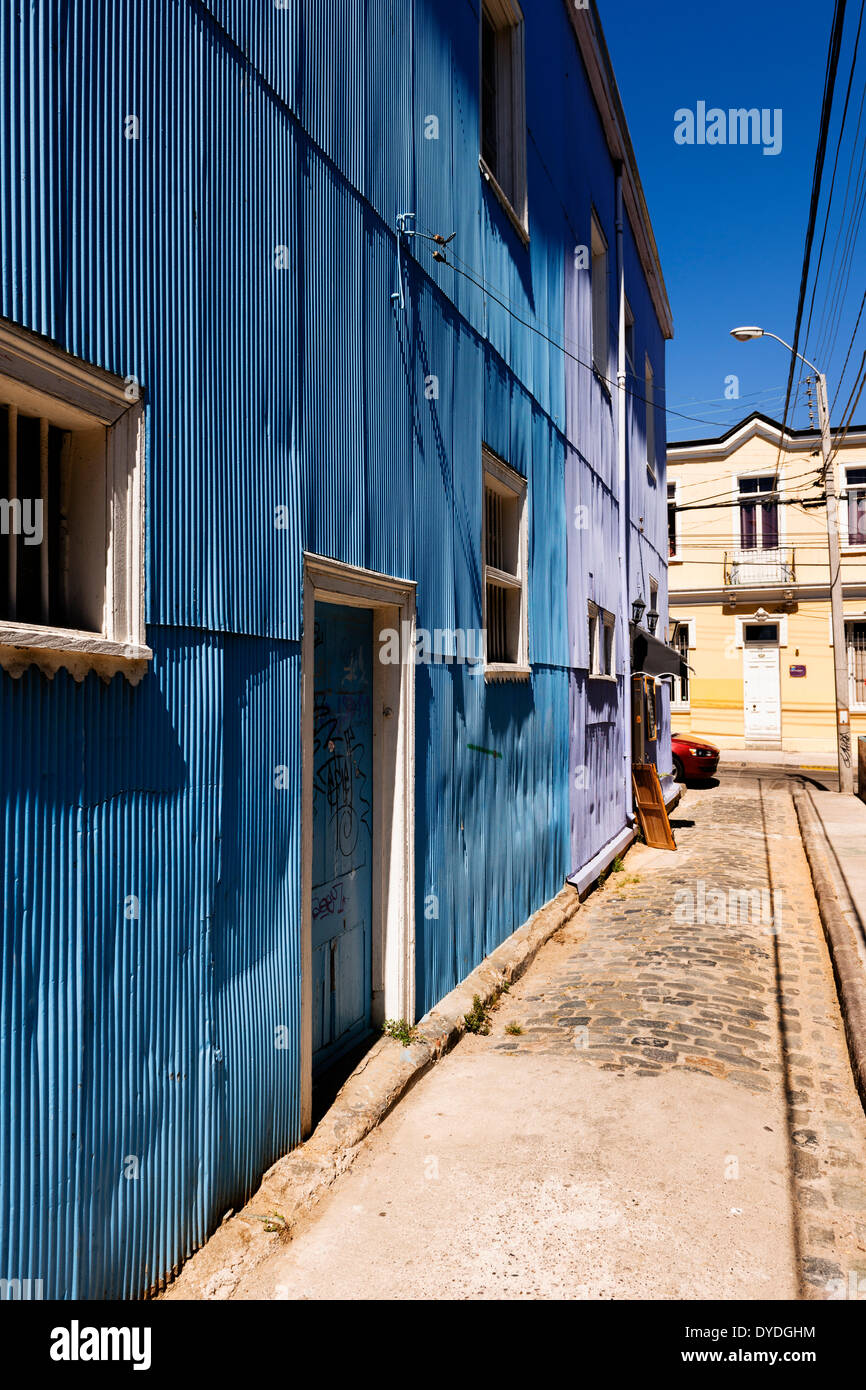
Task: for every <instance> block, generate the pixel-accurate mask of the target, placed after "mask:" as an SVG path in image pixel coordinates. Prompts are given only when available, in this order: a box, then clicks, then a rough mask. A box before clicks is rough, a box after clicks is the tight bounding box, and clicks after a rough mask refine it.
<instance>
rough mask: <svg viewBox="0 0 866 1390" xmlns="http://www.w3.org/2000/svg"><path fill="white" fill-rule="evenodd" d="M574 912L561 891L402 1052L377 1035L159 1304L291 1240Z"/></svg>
mask: <svg viewBox="0 0 866 1390" xmlns="http://www.w3.org/2000/svg"><path fill="white" fill-rule="evenodd" d="M579 907H580V897H579V895H578V892H577V889H576V888H572V887H571V885H566V886H565V887H564V888H563V889H562V890H561V892H559V893H558V894H557V896H556V897H555V898H552V899H551V900H550V902H548V903H545V905H544V907H542V908H540V909H539V910H538V912H536V913H534V914H533V916H532V917H530V918H529V920H528V921H527V922H525V923H524V924H523V926H522V927H519V928H518V930H517V931H516V932H514V933H513V935H512V936H510V937H508V939H507V940H506V941H505V942H503V944H502V945H501V946H499V947H497V949H496V950H495V951H493V952H492V953H491V955H489V956H487V957H486V958H485V959H484V960H483V961H482V962H481V964H480V965H479V966H477V967H476V968H475V970H473V971H472V973H471V974H469V975H467V977H466V979H465V980H463V981H462V982H461V983H460V984H459V985H458V986H457V988H456V989H453V990H452V991H451V993H450V994H446V995H445V997H444V998H443V999H441V1000H440V1001H439V1003H438V1004H437V1006H436V1008H435V1009H433V1010H431V1012H430V1013H429V1014H426V1015H425V1016H424V1018H422V1019H421V1021H420V1023H418V1024H417V1026H416V1028H415V1030H414V1032H415V1040H414V1041H413V1042H412V1044H411V1045H410V1046H409V1047H401V1046H400V1044H399V1043H398V1042H395V1041H394V1040H393V1039H391V1038H384V1037H383V1038H382V1039H380V1041H379V1042H377V1043H375V1044H374V1045H373V1047H372V1048H371V1049H370V1051H369V1052H368V1053H367V1054H366V1056H365V1057H364V1058H363V1060H362V1061H361V1063H360V1064H359V1065H358V1066H357V1067H356V1068H355V1070H354V1072H353V1073H352V1075H351V1076H350V1077H349V1079H348V1081H346V1083H345V1085H344V1086H343V1088H342V1090H341V1091H340V1092H339V1094H338V1095H337V1097H336V1099H335V1101H334V1103H333V1105H332V1106H331V1108H330V1110H329V1111H328V1112H327V1114H326V1115H325V1116H324V1117H323V1118H322V1120H321V1121H320V1123H319V1125H318V1126H317V1127H316V1129H315V1130H314V1132H313V1133H312V1134H311V1136H310V1138H309V1139H308V1140H307V1141H306V1143H303V1144H300V1145H298V1147H297V1148H295V1149H292V1150H291V1152H290V1153H288V1154H286V1155H285V1157H284V1158H281V1159H279V1160H278V1161H277V1162H276V1163H275V1164H274V1166H273V1167H272V1168H270V1169H269V1170H268V1172H267V1173H266V1174H265V1176H264V1178H263V1179H262V1183H261V1186H260V1187H259V1189H258V1191H257V1192H256V1194H255V1196H254V1197H252V1198H251V1199H250V1201H249V1202H248V1203H247V1204H246V1206H245V1207H244V1208H243V1210H242V1211H240V1212H239V1213H238V1214H237V1215H236V1216H231V1217H229V1218H228V1219H227V1220H225V1221H224V1222H223V1224H222V1225H221V1226H220V1227H219V1229H218V1230H217V1231H216V1232H215V1233H214V1234H213V1235H212V1236H211V1238H210V1239H209V1240H208V1241H207V1242H206V1243H205V1244H204V1245H203V1246H202V1247H201V1249H200V1250H198V1251H197V1252H196V1253H195V1254H194V1255H193V1256H192V1257H191V1258H190V1259H189V1260H188V1261H187V1262H186V1264H185V1265H184V1266H183V1268H182V1270H181V1271H180V1273H179V1274H178V1276H177V1278H176V1279H175V1280H174V1282H173V1283H172V1284H171V1285H170V1286H169V1287H168V1288H167V1290H166V1291H165V1293H164V1295H163V1297H164V1298H165V1299H167V1300H172V1299H227V1298H230V1297H231V1296H232V1294H233V1293H234V1291H235V1289H236V1288H237V1286H238V1285H239V1284H240V1282H241V1280H242V1279H244V1278H245V1277H246V1276H247V1275H248V1274H249V1273H250V1272H251V1271H252V1270H253V1269H254V1268H255V1267H256V1266H257V1265H259V1264H260V1263H261V1262H262V1261H263V1260H265V1259H267V1258H268V1257H269V1256H270V1255H272V1254H273V1252H274V1250H275V1249H276V1248H277V1247H278V1246H279V1244H280V1242H282V1241H286V1240H289V1239H291V1236H292V1232H293V1231H294V1229H295V1227H296V1226H297V1224H298V1222H299V1221H300V1220H301V1219H302V1218H303V1217H305V1216H306V1215H307V1214H308V1213H309V1212H310V1211H311V1210H312V1208H313V1207H314V1206H315V1205H316V1203H317V1202H318V1201H319V1199H320V1198H321V1197H322V1196H323V1195H324V1194H325V1192H327V1190H328V1188H329V1187H331V1186H332V1184H333V1183H334V1182H335V1181H336V1180H337V1178H338V1177H339V1176H340V1175H341V1174H342V1173H344V1172H345V1171H346V1169H347V1168H349V1167H351V1165H352V1163H353V1162H354V1160H355V1157H356V1155H357V1152H358V1147H359V1145H360V1143H361V1141H362V1140H363V1139H364V1138H365V1137H366V1135H368V1134H369V1133H370V1132H371V1131H372V1130H373V1129H375V1128H376V1126H377V1125H379V1124H381V1122H382V1120H384V1118H385V1116H386V1115H387V1114H388V1113H389V1111H391V1110H392V1109H393V1108H394V1106H395V1105H396V1104H397V1102H398V1101H399V1100H400V1099H401V1098H402V1097H403V1096H404V1095H406V1093H407V1092H408V1091H409V1090H411V1088H412V1087H413V1086H414V1085H415V1083H416V1081H418V1080H420V1078H421V1077H422V1076H423V1075H424V1073H425V1072H427V1071H429V1069H430V1068H431V1067H432V1066H434V1065H435V1064H436V1063H437V1062H438V1061H440V1059H441V1058H442V1057H444V1056H445V1054H446V1053H447V1052H449V1051H450V1050H451V1048H452V1047H454V1045H455V1044H456V1043H457V1042H459V1040H460V1039H461V1038H462V1036H463V1034H464V1033H465V1032H466V1021H465V1015H466V1014H467V1013H468V1012H469V1011H470V1009H471V1008H472V1001H473V998H474V996H475V995H476V994H477V995H478V996H479V998H480V999H481V1001H482V1003H483V1004H489V1003H491V1002H492V1001H493V1000H494V999H495V998H496V997H497V996H498V995H499V994H500V993H501V991H502V987H503V985H505V984H510V983H511V981H512V980H517V979H519V977H520V976H521V975H522V974H523V973H524V971H525V970H526V969H527V968H528V967H529V966H530V965H531V964H532V962H533V960H534V959H535V957H536V956H537V954H538V952H539V951H540V949H541V947H542V946H543V945H544V944H545V943H546V942H547V941H549V940H550V938H551V937H552V936H553V935H554V934H555V933H556V932H558V931H559V930H560V928H562V927H564V926H565V925H566V924H567V923H568V922H570V921H571V919H572V918H573V917H574V915H575V913H576V912H577V911H578V909H579Z"/></svg>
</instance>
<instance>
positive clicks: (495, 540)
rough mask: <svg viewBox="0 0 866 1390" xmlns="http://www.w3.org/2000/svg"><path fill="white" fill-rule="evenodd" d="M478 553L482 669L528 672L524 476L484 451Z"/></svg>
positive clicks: (504, 672) (495, 671)
mask: <svg viewBox="0 0 866 1390" xmlns="http://www.w3.org/2000/svg"><path fill="white" fill-rule="evenodd" d="M482 553H483V555H484V627H485V632H486V652H487V667H488V669H489V670H491V671H492V672H493V673H500V674H505V675H507V674H509V673H512V674H516V673H518V672H519V673H520V674H528V667H529V655H528V641H527V613H526V557H527V545H526V480H525V479H524V478H521V477H520V474H519V473H515V472H514V470H513V469H511V468H509V467H508V465H507V464H505V463H503V462H502V460H501V459H498V458H496V457H495V455H493V454H491V453H489V452H488V451H487V450H485V451H484V523H483V537H482Z"/></svg>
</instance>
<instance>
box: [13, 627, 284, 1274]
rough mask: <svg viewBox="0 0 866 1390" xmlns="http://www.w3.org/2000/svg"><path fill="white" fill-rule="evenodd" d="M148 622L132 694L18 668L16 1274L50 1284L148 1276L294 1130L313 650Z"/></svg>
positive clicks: (205, 1224) (248, 1185) (159, 1270)
mask: <svg viewBox="0 0 866 1390" xmlns="http://www.w3.org/2000/svg"><path fill="white" fill-rule="evenodd" d="M149 638H150V640H151V642H152V644H153V647H154V653H155V656H154V663H153V671H152V673H151V674H150V675H149V676H148V678H147V679H146V680H145V681H143V682H142V683H141V685H139V686H138V687H136V688H133V687H131V686H129V685H128V684H127V683H126V682H125V681H123V680H114V681H112V683H111V685H110V686H108V687H106V686H104V685H103V683H102V682H101V681H100V680H99V679H98V678H97V677H96V676H95V675H90V676H88V677H87V678H86V679H85V681H84V682H83V683H82V684H80V685H76V684H75V682H74V681H73V680H72V679H71V678H70V677H69V676H68V675H67V674H66V673H65V672H61V673H59V674H58V675H57V676H56V677H55V679H54V680H53V681H51V682H49V681H47V680H46V679H45V678H44V677H43V676H41V675H40V674H38V673H37V672H36V671H35V670H31V671H29V672H27V673H26V674H25V675H24V676H23V677H22V678H21V679H20V680H17V681H13V680H11V679H9V678H8V677H5V676H4V678H3V680H2V682H0V738H2V787H3V798H2V802H0V814H2V844H3V874H4V883H3V901H4V906H5V918H6V932H7V935H6V941H5V952H6V954H5V956H4V980H3V984H4V989H3V995H2V1003H0V1007H2V1010H3V1017H2V1031H3V1035H4V1039H5V1046H4V1051H3V1058H4V1063H3V1064H4V1076H3V1093H4V1096H5V1098H6V1103H5V1105H4V1117H5V1118H6V1119H7V1120H11V1124H9V1126H8V1128H7V1127H6V1125H4V1135H3V1141H2V1148H0V1203H2V1212H3V1237H4V1244H5V1249H4V1251H3V1267H4V1269H8V1270H11V1271H13V1274H10V1276H9V1277H19V1278H28V1277H29V1278H43V1279H45V1281H46V1296H50V1297H69V1296H90V1297H124V1296H127V1297H128V1296H132V1295H135V1294H136V1293H138V1292H140V1291H141V1290H142V1289H146V1288H148V1287H149V1286H150V1285H151V1284H152V1283H155V1282H157V1281H158V1280H159V1279H160V1277H161V1276H163V1275H164V1274H165V1273H166V1272H167V1271H169V1270H171V1269H172V1268H173V1267H175V1266H176V1265H177V1264H178V1263H179V1261H180V1260H182V1259H183V1258H184V1257H185V1256H186V1255H188V1254H189V1253H190V1252H191V1251H192V1250H193V1249H195V1247H196V1245H197V1244H199V1243H200V1242H201V1240H202V1239H203V1238H204V1236H205V1235H206V1234H207V1231H208V1230H209V1229H211V1228H212V1226H213V1223H214V1221H215V1220H218V1219H219V1217H220V1216H221V1215H222V1213H223V1211H224V1210H225V1208H226V1206H228V1205H231V1204H234V1203H235V1202H236V1201H237V1200H238V1199H239V1198H242V1197H243V1196H244V1195H245V1194H246V1193H248V1192H249V1191H250V1190H251V1189H252V1187H253V1185H254V1183H255V1180H256V1178H257V1177H258V1176H259V1174H260V1173H261V1172H262V1170H263V1168H265V1167H267V1166H268V1165H269V1164H270V1163H271V1162H273V1160H274V1159H275V1158H276V1157H277V1156H278V1155H279V1154H280V1153H282V1152H284V1151H285V1149H286V1148H287V1147H289V1146H290V1145H291V1144H292V1143H293V1142H296V1141H297V1138H298V1136H299V1096H298V1075H297V1066H298V991H299V970H300V966H299V942H300V927H299V902H298V896H297V895H298V879H297V872H296V865H297V855H298V807H297V793H296V788H295V786H294V784H293V783H292V782H290V783H289V785H288V787H287V788H286V789H284V790H281V789H278V788H277V787H276V786H275V776H274V769H275V768H276V767H277V766H279V765H285V766H288V767H290V768H293V767H296V766H297V763H298V759H299V742H298V720H297V716H298V702H297V690H298V682H299V660H300V657H299V651H298V648H297V646H296V645H292V644H278V645H269V644H265V643H261V642H251V641H250V640H249V639H245V638H240V639H238V638H231V637H229V638H226V637H220V636H216V635H211V636H208V635H204V634H202V633H198V632H191V631H183V630H180V629H174V630H171V631H169V630H166V629H157V628H151V629H150V631H149ZM143 730H146V736H143ZM263 845H266V846H267V847H268V853H266V854H263V853H261V847H262V846H263ZM279 1025H285V1027H286V1029H287V1033H286V1035H285V1042H286V1046H285V1047H281V1048H278V1047H277V1046H276V1045H275V1038H276V1036H277V1035H276V1034H275V1028H276V1027H278V1026H279ZM281 1039H282V1035H281ZM219 1052H221V1053H222V1061H219V1060H217V1055H218V1053H219ZM136 1172H137V1176H135V1175H134V1174H135V1173H136ZM127 1173H129V1174H133V1175H132V1176H126V1174H127ZM7 1242H8V1243H7Z"/></svg>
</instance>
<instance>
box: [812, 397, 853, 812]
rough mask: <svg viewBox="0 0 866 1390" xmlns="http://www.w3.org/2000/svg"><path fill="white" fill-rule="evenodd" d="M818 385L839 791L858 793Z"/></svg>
mask: <svg viewBox="0 0 866 1390" xmlns="http://www.w3.org/2000/svg"><path fill="white" fill-rule="evenodd" d="M815 378H816V381H817V385H818V419H819V421H820V424H821V453H822V455H823V458H824V470H823V474H824V487H825V489H826V492H827V550H828V552H829V557H830V615H831V620H832V627H833V668H834V672H835V676H836V754H837V757H838V761H839V791H840V792H842V794H843V795H845V796H852V795H853V793H854V769H853V767H852V766H851V718H850V715H849V712H848V647H847V643H846V641H845V619H844V617H843V613H842V560H841V556H840V554H839V498H838V496H837V493H836V472H835V469H834V468H833V466H832V464H831V462H830V451H831V443H830V411H829V408H828V405H827V378H826V377H825V376H824V374H823V372H817V371H816V373H815Z"/></svg>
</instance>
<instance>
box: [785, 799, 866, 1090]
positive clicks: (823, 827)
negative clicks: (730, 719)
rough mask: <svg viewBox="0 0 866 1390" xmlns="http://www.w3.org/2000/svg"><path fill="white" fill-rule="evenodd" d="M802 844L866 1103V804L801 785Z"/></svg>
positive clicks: (798, 802) (853, 1063)
mask: <svg viewBox="0 0 866 1390" xmlns="http://www.w3.org/2000/svg"><path fill="white" fill-rule="evenodd" d="M794 804H795V806H796V808H797V815H798V817H799V821H800V831H801V834H802V837H803V848H804V849H805V851H806V856H807V858H808V860H809V869H810V872H811V874H812V882H813V884H814V888H815V896H816V898H817V901H818V908H819V911H820V914H821V922H822V925H823V927H824V935H825V937H826V939H827V945H828V947H829V949H830V956H831V959H832V962H833V973H834V975H835V976H836V983H837V986H838V990H839V1001H840V1004H841V1007H842V1017H843V1019H844V1022H845V1035H846V1038H847V1041H848V1053H849V1056H850V1059H851V1069H852V1071H853V1073H854V1078H855V1081H856V1083H857V1087H858V1089H859V1091H860V1096H861V1099H862V1101H863V1104H864V1106H866V804H864V803H863V802H862V801H860V800H859V799H858V798H857V797H855V796H840V795H839V793H838V792H829V791H822V790H820V789H819V788H817V787H814V786H813V787H808V788H807V787H803V788H801V789H800V790H798V791H797V792H795V794H794Z"/></svg>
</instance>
